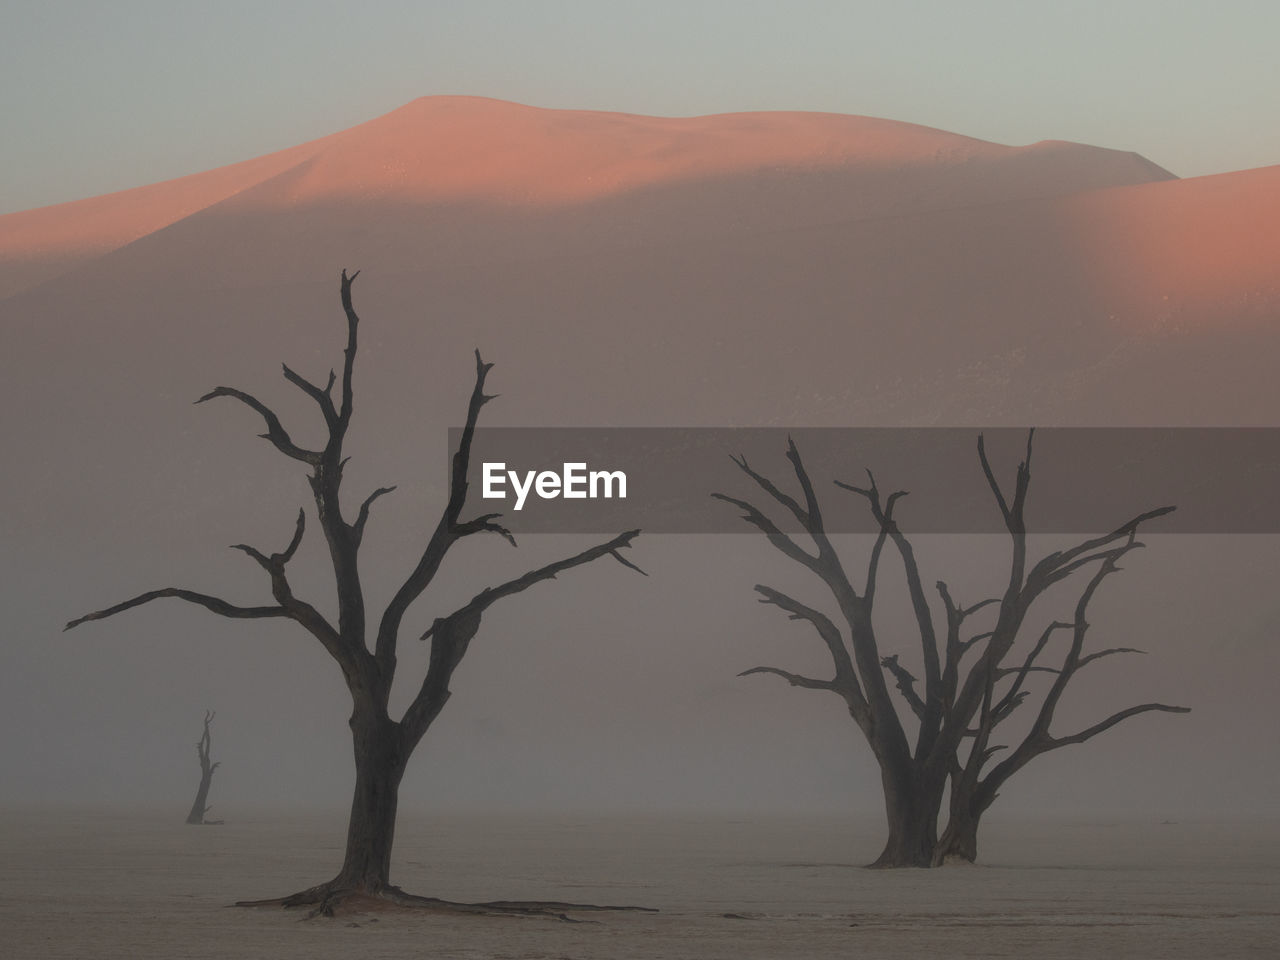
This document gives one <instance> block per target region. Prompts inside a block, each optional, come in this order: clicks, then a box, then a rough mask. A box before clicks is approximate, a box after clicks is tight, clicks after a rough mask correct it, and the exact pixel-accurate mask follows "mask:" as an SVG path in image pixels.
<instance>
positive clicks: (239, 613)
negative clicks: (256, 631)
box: [62, 587, 290, 631]
mask: <svg viewBox="0 0 1280 960" xmlns="http://www.w3.org/2000/svg"><path fill="white" fill-rule="evenodd" d="M165 597H175V598H177V599H178V600H185V601H187V603H194V604H196V605H197V606H201V607H204V608H205V609H206V610H209V611H210V612H212V613H216V614H218V616H220V617H230V618H232V619H236V620H254V619H264V618H267V617H288V616H289V615H290V614H289V611H288V610H286V609H285V608H284V607H280V606H275V607H238V606H236V605H235V604H233V603H228V602H227V601H226V600H222V599H220V598H218V597H211V596H209V595H208V594H205V593H196V592H195V591H194V590H183V589H180V588H178V587H164V588H163V589H160V590H150V591H148V592H147V593H142V594H139V595H138V596H136V597H134V598H133V599H132V600H126V601H124V602H123V603H117V604H116V605H115V606H114V607H107V608H106V609H105V610H96V611H94V612H93V613H86V614H85V615H84V616H83V617H77V618H76V619H75V620H72V621H70V622H69V623H68V624H67V625H66V626H65V627H63V628H62V629H63V630H64V631H65V630H70V629H71V628H72V627H78V626H80V624H82V623H88V622H89V621H90V620H105V619H106V618H107V617H113V616H115V615H116V614H117V613H123V612H124V611H125V610H132V609H133V608H134V607H140V606H142V605H143V604H144V603H150V602H151V601H152V600H162V599H164V598H165Z"/></svg>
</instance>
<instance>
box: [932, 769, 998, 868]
mask: <svg viewBox="0 0 1280 960" xmlns="http://www.w3.org/2000/svg"><path fill="white" fill-rule="evenodd" d="M994 800H995V793H994V791H992V790H990V789H988V787H987V785H985V784H968V785H966V784H965V783H964V782H961V783H959V784H957V783H955V782H954V781H953V782H952V784H951V804H950V815H949V816H948V818H947V826H946V829H945V830H943V831H942V837H941V839H939V840H938V845H937V848H936V849H935V850H934V854H933V865H934V866H935V867H940V866H942V865H943V864H945V863H954V862H956V861H963V862H965V863H973V862H974V861H976V860H977V859H978V826H979V824H980V823H981V822H982V815H983V814H984V813H986V812H987V808H988V807H990V806H991V804H992V802H993V801H994Z"/></svg>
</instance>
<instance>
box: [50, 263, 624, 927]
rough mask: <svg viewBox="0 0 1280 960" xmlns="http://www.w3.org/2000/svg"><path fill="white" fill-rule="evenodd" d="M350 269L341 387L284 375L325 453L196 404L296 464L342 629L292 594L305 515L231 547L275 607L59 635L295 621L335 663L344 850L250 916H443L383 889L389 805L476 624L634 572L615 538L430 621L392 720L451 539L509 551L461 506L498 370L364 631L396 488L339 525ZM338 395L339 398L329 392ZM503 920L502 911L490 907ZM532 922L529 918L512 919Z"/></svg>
mask: <svg viewBox="0 0 1280 960" xmlns="http://www.w3.org/2000/svg"><path fill="white" fill-rule="evenodd" d="M358 275H359V271H356V273H354V274H352V275H351V276H347V273H346V271H343V273H342V284H341V301H342V308H343V311H344V312H345V314H346V321H347V345H346V350H345V354H344V361H343V365H342V375H341V377H338V376H337V375H336V374H335V373H334V372H333V371H332V370H331V371H330V372H329V377H328V382H327V383H326V384H325V385H324V386H319V385H318V384H316V383H313V382H312V381H310V380H307V379H306V378H305V377H303V376H301V375H300V374H298V373H295V372H294V371H293V370H291V369H290V368H289V367H288V366H285V367H284V377H285V379H286V380H288V381H289V382H290V383H292V384H293V385H294V386H296V387H297V388H298V389H300V390H301V391H302V392H303V393H305V394H306V395H307V396H308V397H310V398H311V399H312V400H313V401H315V404H316V406H317V407H319V410H320V414H321V415H322V416H323V418H324V423H325V425H326V427H327V432H328V439H327V442H326V443H325V445H324V446H323V447H322V448H320V449H308V448H305V447H302V446H299V445H298V444H297V443H295V442H294V440H293V439H292V437H291V435H290V433H289V432H288V431H287V430H286V429H285V427H284V425H283V424H282V423H281V422H280V418H279V417H278V416H276V414H275V413H274V412H273V411H272V410H271V409H270V408H269V407H267V406H266V404H264V403H262V402H261V401H260V400H258V399H257V398H256V397H254V396H251V395H250V394H248V393H245V392H243V391H241V390H237V389H235V388H232V387H216V388H215V389H213V390H212V391H210V392H209V393H207V394H205V395H204V396H203V397H201V398H200V399H199V400H197V401H196V402H197V403H204V402H205V401H208V400H213V399H215V398H219V397H229V398H231V399H233V400H237V401H239V402H240V403H243V404H244V405H246V406H248V407H249V408H250V409H252V410H253V411H255V412H256V413H257V414H258V415H259V416H260V417H261V418H262V420H263V421H264V422H265V424H266V432H265V433H264V434H261V436H262V437H263V438H265V439H266V440H268V441H269V442H270V443H271V444H272V445H273V446H274V447H275V448H276V449H277V450H279V451H280V452H281V453H282V454H284V455H285V456H286V457H289V458H291V459H293V460H297V461H299V462H300V463H303V464H305V465H306V466H307V467H308V468H309V470H310V474H309V476H308V478H307V479H308V481H309V483H310V486H311V492H312V495H313V498H314V501H315V509H316V517H317V520H318V522H319V525H320V530H321V532H322V533H323V535H324V539H325V543H326V545H327V548H328V555H329V559H330V562H331V565H332V568H333V574H334V578H335V583H336V590H337V598H336V599H337V604H336V606H337V612H338V616H337V622H336V623H334V622H331V621H330V620H329V618H327V617H326V616H324V615H323V614H322V613H321V612H320V611H319V610H318V609H317V608H316V607H315V606H314V605H312V604H311V603H309V602H308V601H306V600H304V599H303V598H301V597H299V596H296V595H295V594H294V592H293V588H292V587H291V586H290V583H289V578H288V575H287V573H286V568H287V566H288V564H289V561H290V560H292V559H293V557H294V555H295V554H296V553H297V551H298V546H299V544H301V543H302V537H303V532H304V531H305V529H306V511H305V510H299V511H298V518H297V521H296V523H295V526H294V532H293V536H292V538H291V539H290V541H289V543H288V545H287V546H286V547H285V548H284V549H283V550H281V551H279V552H278V553H266V552H264V551H262V550H259V549H257V548H255V547H252V546H249V545H247V544H236V545H235V547H234V549H236V550H240V551H242V552H243V553H245V554H246V555H247V556H248V557H250V558H251V559H252V560H253V561H254V562H255V563H257V564H258V566H260V567H262V569H263V571H265V573H266V574H267V578H268V580H269V581H270V585H271V595H272V598H273V600H274V602H273V603H270V604H264V605H259V606H243V605H240V604H235V603H231V602H229V601H227V600H224V599H221V598H219V597H216V596H210V595H209V594H205V593H199V592H196V591H194V590H186V589H181V588H177V587H164V588H161V589H159V590H151V591H148V592H147V593H143V594H140V595H138V596H136V597H133V598H132V599H129V600H125V601H124V602H123V603H118V604H116V605H114V606H111V607H107V608H106V609H103V610H98V611H96V612H94V613H90V614H87V615H85V616H83V617H79V618H78V619H75V620H72V621H71V622H70V623H68V624H67V629H70V628H72V627H75V626H77V625H78V624H81V623H84V622H86V621H89V620H101V619H103V618H104V617H110V616H114V615H115V614H118V613H122V612H123V611H125V610H130V609H132V608H134V607H137V606H141V605H142V604H145V603H149V602H151V601H152V600H159V599H163V598H167V597H173V598H176V599H179V600H184V601H186V602H188V603H192V604H195V605H197V606H201V607H204V608H205V609H206V610H209V611H211V612H213V613H215V614H218V615H219V616H222V617H229V618H233V619H261V618H278V619H284V620H292V621H294V622H295V623H297V624H298V625H299V626H300V627H302V629H303V630H305V631H306V632H307V633H308V634H310V636H311V637H312V638H313V639H314V640H315V641H316V643H318V644H319V646H320V647H321V648H323V650H324V651H325V652H326V653H327V654H328V655H329V656H330V657H331V658H332V659H333V660H334V662H335V663H336V664H337V666H338V669H339V670H340V671H341V673H342V677H343V680H344V681H345V682H346V686H347V689H348V691H349V692H350V695H351V704H352V710H351V718H350V727H351V736H352V745H353V749H354V756H355V767H356V782H355V794H354V796H353V798H352V804H351V816H350V820H349V823H348V828H347V841H346V850H345V854H344V858H343V862H342V866H341V868H340V869H339V871H338V873H337V875H336V876H334V877H333V878H332V879H331V880H328V881H326V882H324V883H320V884H317V885H316V886H314V887H311V888H309V889H307V890H303V891H301V892H299V893H296V894H294V895H292V896H289V897H284V898H281V899H280V900H275V901H248V902H246V904H247V905H257V904H265V903H279V904H283V905H284V906H300V905H309V904H310V905H316V907H317V909H318V910H320V911H322V912H325V913H330V912H332V909H333V907H334V906H335V905H336V904H338V903H339V902H340V901H341V900H343V899H345V898H347V897H349V896H352V895H357V896H373V897H380V898H383V899H389V900H395V901H399V902H404V903H424V904H431V905H439V901H432V900H427V899H425V898H414V897H410V896H409V895H407V894H404V893H403V892H402V891H400V890H399V889H398V888H396V887H394V886H392V885H391V882H390V874H391V849H392V842H393V840H394V837H395V824H396V806H397V799H398V795H399V787H400V781H401V778H402V777H403V775H404V772H405V767H406V765H407V764H408V762H409V757H410V756H411V755H412V754H413V751H414V748H415V747H417V745H418V743H419V742H420V741H421V740H422V737H423V735H424V734H425V733H426V732H427V728H428V727H430V726H431V724H432V722H433V721H434V720H435V719H436V717H438V716H439V715H440V711H441V710H442V709H443V708H444V705H445V703H446V702H447V701H448V699H449V696H450V690H449V683H450V680H451V678H452V677H453V673H454V671H455V670H456V669H457V667H458V664H459V663H460V662H461V661H462V658H463V656H464V655H465V654H466V652H467V647H468V645H469V644H470V643H471V641H472V639H473V638H474V637H475V636H476V633H477V632H478V631H479V629H480V622H481V618H482V617H483V616H484V613H485V611H487V610H488V609H489V608H490V607H491V606H492V605H493V604H494V603H496V602H498V601H499V600H501V599H503V598H504V597H509V596H512V595H513V594H516V593H520V592H521V591H523V590H527V589H528V588H529V587H532V586H534V585H535V584H538V583H541V582H543V581H545V580H551V579H553V578H555V577H556V576H557V575H558V574H560V573H563V572H564V571H566V570H570V569H572V568H574V567H579V566H582V565H583V564H587V563H591V562H592V561H594V560H598V559H600V558H603V557H612V558H614V559H615V560H617V561H619V562H620V563H621V564H622V565H624V566H626V567H628V568H630V569H632V570H636V571H639V572H641V573H643V571H640V570H639V568H638V567H636V566H635V565H634V564H632V563H630V562H629V561H627V560H625V559H624V558H623V557H622V555H621V553H620V552H619V551H620V550H622V549H623V548H624V547H628V546H630V545H631V542H632V541H633V540H634V539H635V537H636V536H637V535H638V534H639V531H638V530H631V531H628V532H626V533H622V534H619V535H618V536H616V537H614V538H613V539H611V540H608V541H606V542H604V543H600V544H598V545H596V546H593V547H591V548H589V549H587V550H583V551H582V552H580V553H577V554H575V555H573V556H571V557H567V558H565V559H562V560H557V561H555V562H553V563H548V564H546V565H544V566H541V567H537V568H536V569H533V570H530V571H529V572H528V573H526V574H524V575H523V576H520V577H516V578H515V579H512V580H508V581H506V582H505V583H500V584H498V585H496V586H492V587H489V588H487V589H484V590H482V591H480V592H479V593H478V594H476V595H475V597H474V598H473V599H472V600H471V601H470V602H469V603H466V604H464V605H463V606H462V607H460V608H459V609H458V610H456V611H454V612H453V613H451V614H449V615H448V616H445V617H441V618H438V619H436V620H435V622H434V623H433V625H432V626H431V628H430V629H428V630H427V631H426V632H425V633H423V634H422V635H421V639H423V640H428V639H429V640H430V643H431V647H430V658H429V665H428V668H427V670H426V673H425V676H424V677H423V678H422V680H421V682H420V684H419V685H418V689H417V693H416V695H415V696H414V698H413V701H412V702H411V703H410V705H409V707H408V708H407V709H406V710H405V711H404V713H403V715H401V716H400V717H399V718H398V719H396V718H393V717H392V716H391V715H390V713H389V711H388V701H389V699H390V696H391V689H392V681H393V679H394V678H395V674H396V652H397V647H398V645H399V642H400V637H401V633H402V632H403V629H404V620H405V616H406V614H407V613H408V611H409V608H410V606H411V605H412V604H413V603H414V601H415V600H417V599H418V598H419V597H421V596H422V594H423V592H424V591H425V590H426V589H427V587H428V586H429V585H430V584H431V583H432V581H433V580H434V579H435V577H436V574H437V573H438V572H439V570H440V567H441V564H442V563H443V561H444V559H445V556H446V554H447V553H448V552H449V550H450V548H452V547H453V546H454V545H455V544H456V543H458V542H459V541H461V540H463V539H465V538H467V537H470V536H473V535H476V534H497V535H498V536H500V537H502V538H503V539H504V540H506V541H507V542H509V543H510V544H511V545H512V546H515V538H514V537H513V536H512V535H511V532H510V531H509V530H508V529H507V528H506V527H504V526H502V525H501V524H500V523H499V518H500V517H501V514H497V513H486V514H481V515H479V516H475V517H471V518H468V519H464V518H463V510H464V508H465V506H466V500H467V470H468V465H469V462H470V456H471V444H472V439H473V436H474V433H475V428H476V422H477V420H478V418H479V416H480V409H481V407H483V406H484V405H485V404H486V403H488V402H489V401H490V400H492V399H494V398H493V397H492V396H490V395H489V394H486V393H485V392H484V388H485V380H486V377H487V376H488V374H489V370H490V369H491V367H492V366H493V365H492V364H489V363H484V362H483V361H482V360H481V358H480V352H479V351H478V350H477V351H476V372H475V386H474V387H473V389H472V391H471V399H470V402H469V404H468V406H467V414H466V422H465V425H464V427H463V430H462V434H461V438H460V440H459V444H458V448H457V450H456V451H455V452H454V454H453V463H452V472H451V478H450V487H449V499H448V503H447V504H446V505H445V507H444V510H443V512H442V514H441V516H440V519H439V522H438V523H436V525H435V528H434V529H433V530H432V531H431V533H430V535H429V537H428V538H427V541H426V546H425V548H424V549H423V551H422V554H421V556H420V558H419V559H418V561H417V562H416V564H415V565H414V567H413V569H412V570H410V571H409V572H408V574H407V575H406V576H405V577H404V579H403V581H401V582H400V585H399V587H398V588H397V589H396V591H395V593H394V595H393V596H392V598H391V600H390V601H389V602H388V603H387V605H386V607H385V609H383V610H382V611H381V614H380V615H379V616H377V617H376V618H373V619H371V618H370V616H369V613H368V612H367V611H366V609H365V599H364V584H363V581H362V579H361V574H360V567H359V560H360V547H361V543H362V541H363V539H364V534H365V527H366V525H367V523H368V520H369V516H370V509H371V508H372V506H373V504H374V503H375V501H377V500H378V498H380V497H382V496H385V495H386V494H388V493H391V492H392V491H393V490H394V489H395V488H394V487H381V488H379V489H377V490H374V491H373V492H372V493H370V494H369V495H368V496H366V497H365V498H364V500H363V501H362V502H361V504H360V506H359V507H358V509H357V510H356V511H355V517H354V519H348V516H349V514H347V512H346V510H345V508H344V506H343V504H342V500H341V498H340V496H339V493H340V488H341V484H342V473H343V468H344V467H345V466H346V463H347V459H346V458H345V457H344V456H343V441H344V439H345V438H346V434H347V428H348V427H349V425H350V423H351V415H352V411H353V409H354V399H353V396H354V393H353V391H354V380H353V370H354V366H355V358H356V336H357V331H358V329H359V318H358V317H357V316H356V311H355V308H354V307H353V306H352V300H351V286H352V283H353V282H354V280H355V278H356V277H357V276H358ZM335 385H336V386H337V390H338V393H337V396H335V395H334V388H335ZM494 909H498V907H494ZM512 909H516V910H518V911H519V912H527V911H528V906H527V905H525V906H524V907H521V906H519V905H516V906H514V907H512Z"/></svg>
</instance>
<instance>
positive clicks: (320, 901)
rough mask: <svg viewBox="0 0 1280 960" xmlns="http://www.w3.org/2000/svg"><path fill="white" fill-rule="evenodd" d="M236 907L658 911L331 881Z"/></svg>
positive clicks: (325, 912)
mask: <svg viewBox="0 0 1280 960" xmlns="http://www.w3.org/2000/svg"><path fill="white" fill-rule="evenodd" d="M235 906H237V907H281V908H284V909H293V908H297V907H311V910H310V911H309V912H308V913H307V915H306V919H308V920H310V919H312V918H314V917H337V916H348V915H351V914H356V913H380V912H386V911H389V910H405V911H413V912H419V911H421V912H424V913H447V914H459V913H466V914H476V915H483V916H508V917H549V918H551V919H554V920H560V921H562V922H564V923H586V922H589V921H585V920H578V919H575V918H574V917H571V916H569V913H570V912H573V913H585V912H604V911H624V910H625V911H636V912H642V913H657V912H658V911H657V910H655V909H653V908H652V907H635V906H600V905H598V904H594V903H566V902H564V901H561V900H491V901H488V902H486V903H459V902H456V901H453V900H441V899H439V898H438V897H420V896H417V895H416V894H412V893H405V892H404V891H403V890H401V889H400V888H399V887H393V886H391V885H390V884H387V885H385V886H382V887H379V888H376V889H372V890H367V889H361V888H358V887H344V886H338V885H336V884H334V883H332V882H330V883H322V884H318V885H317V886H314V887H309V888H308V889H306V890H302V891H299V892H298V893H295V894H292V895H290V896H287V897H276V898H273V899H270V900H238V901H236V904H235Z"/></svg>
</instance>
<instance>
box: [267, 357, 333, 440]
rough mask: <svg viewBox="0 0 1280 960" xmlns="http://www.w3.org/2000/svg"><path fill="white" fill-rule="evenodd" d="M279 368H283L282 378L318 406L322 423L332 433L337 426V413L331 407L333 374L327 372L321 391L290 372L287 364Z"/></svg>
mask: <svg viewBox="0 0 1280 960" xmlns="http://www.w3.org/2000/svg"><path fill="white" fill-rule="evenodd" d="M281 366H282V367H283V368H284V378H285V379H286V380H288V381H289V382H290V383H292V384H294V385H295V386H296V387H298V388H299V389H300V390H301V391H302V392H303V393H305V394H306V395H307V396H309V397H310V398H311V399H312V400H314V401H315V402H316V404H317V405H319V407H320V412H321V413H322V414H324V422H325V423H327V424H328V425H329V429H330V430H331V431H332V430H333V429H334V428H336V427H337V425H338V411H337V409H336V408H335V407H334V405H333V384H334V376H335V375H334V372H333V371H332V370H330V371H329V383H328V384H327V385H326V386H325V387H324V389H321V388H320V387H317V386H316V385H315V384H314V383H312V382H311V381H310V380H308V379H306V377H303V376H301V375H299V374H297V373H294V372H293V371H292V370H290V369H289V365H288V364H287V363H284V364H281Z"/></svg>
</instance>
